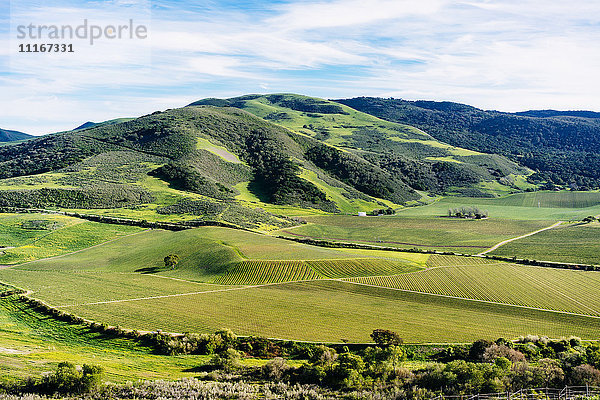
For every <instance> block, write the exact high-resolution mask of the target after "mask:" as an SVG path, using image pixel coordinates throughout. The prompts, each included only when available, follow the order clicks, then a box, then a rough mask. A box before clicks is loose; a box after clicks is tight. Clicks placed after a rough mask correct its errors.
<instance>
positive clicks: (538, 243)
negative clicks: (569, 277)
mask: <svg viewBox="0 0 600 400" xmlns="http://www.w3.org/2000/svg"><path fill="white" fill-rule="evenodd" d="M598 238H600V223H597V222H595V223H590V224H583V225H579V224H574V225H565V226H561V227H559V228H557V229H552V230H549V231H545V232H540V233H539V234H537V235H533V236H530V237H527V238H523V239H521V240H518V241H515V242H512V243H508V244H506V245H505V246H502V247H499V248H498V249H497V250H495V251H494V252H492V253H491V254H497V255H501V256H508V257H512V256H517V257H519V258H529V259H535V260H551V261H563V262H569V263H581V264H595V265H600V241H599V240H598Z"/></svg>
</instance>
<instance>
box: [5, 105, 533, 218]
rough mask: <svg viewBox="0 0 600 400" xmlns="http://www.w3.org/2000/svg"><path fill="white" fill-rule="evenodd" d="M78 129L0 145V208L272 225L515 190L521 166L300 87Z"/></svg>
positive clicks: (520, 174)
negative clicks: (431, 198)
mask: <svg viewBox="0 0 600 400" xmlns="http://www.w3.org/2000/svg"><path fill="white" fill-rule="evenodd" d="M81 128H82V129H77V130H74V131H70V132H62V133H57V134H53V135H47V136H43V137H39V138H35V139H33V140H29V141H27V142H25V143H20V144H16V145H11V146H4V147H1V148H0V207H25V208H31V207H37V208H48V207H53V208H59V209H70V210H82V209H96V210H105V211H106V212H107V213H109V214H111V215H117V216H125V217H135V218H138V219H153V220H157V219H158V220H174V219H175V220H182V219H183V220H190V219H202V220H219V221H226V222H229V223H233V224H235V225H238V226H240V227H246V228H259V227H262V228H264V229H271V228H272V229H276V228H282V227H286V226H290V225H294V224H297V222H294V221H292V220H291V219H290V218H289V216H293V215H306V214H307V213H308V214H311V213H323V212H342V213H356V212H357V211H372V210H374V209H384V208H399V207H401V206H402V205H410V204H419V203H420V202H426V201H428V197H427V196H428V195H437V194H442V193H451V194H452V193H454V194H462V195H478V196H492V195H493V193H503V192H510V191H516V190H518V189H519V187H518V184H517V183H515V182H523V181H524V176H525V175H526V174H527V173H528V171H527V170H526V169H524V168H521V167H519V166H518V165H517V164H515V163H513V162H510V161H508V160H507V159H505V158H503V157H500V156H496V155H488V154H482V153H477V152H473V151H469V150H465V149H462V148H459V147H454V146H450V145H447V144H444V143H442V142H439V141H437V140H435V139H434V138H432V137H431V136H429V135H428V134H426V133H424V132H422V131H420V130H419V129H416V128H413V127H411V126H408V125H401V124H397V123H391V122H386V121H383V120H380V119H378V118H375V117H373V116H370V115H368V114H364V113H361V112H358V111H355V110H353V109H351V108H349V107H346V106H343V105H339V104H336V103H333V102H330V101H327V100H322V99H316V98H310V97H305V96H299V95H287V94H286V95H269V96H255V95H253V96H244V97H240V98H235V99H226V100H225V99H222V100H218V99H207V100H202V101H199V102H196V103H194V104H193V105H190V106H188V107H184V108H181V109H171V110H167V111H165V112H155V113H152V114H150V115H145V116H142V117H140V118H137V119H133V120H130V119H120V120H112V121H107V122H106V123H100V124H93V123H92V124H87V126H83V127H81ZM302 210H305V211H302ZM286 216H287V217H286ZM269 227H271V228H269Z"/></svg>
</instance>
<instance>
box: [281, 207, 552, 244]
mask: <svg viewBox="0 0 600 400" xmlns="http://www.w3.org/2000/svg"><path fill="white" fill-rule="evenodd" d="M446 211H447V210H446ZM400 215H401V216H400V217H387V216H386V217H356V216H311V217H306V218H305V219H306V220H307V221H308V222H309V224H306V225H302V226H299V227H295V228H286V229H283V230H281V231H279V232H280V233H281V234H283V235H286V236H296V237H298V236H299V237H310V238H315V239H323V240H339V241H351V242H361V243H370V244H380V245H385V246H392V247H398V248H408V249H410V248H419V249H437V250H444V251H456V252H460V253H471V254H476V253H479V252H481V251H482V250H484V249H487V248H489V247H491V246H492V245H494V244H496V243H498V242H500V241H502V240H505V239H509V238H511V237H515V236H519V235H522V234H525V233H529V232H532V231H535V230H537V229H540V228H544V227H546V226H548V225H550V224H551V223H552V221H545V220H527V221H517V220H501V219H496V218H490V219H487V220H467V219H455V218H440V217H404V214H403V213H401V214H400ZM441 215H443V214H441Z"/></svg>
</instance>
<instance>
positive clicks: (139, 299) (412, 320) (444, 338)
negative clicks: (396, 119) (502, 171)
mask: <svg viewBox="0 0 600 400" xmlns="http://www.w3.org/2000/svg"><path fill="white" fill-rule="evenodd" d="M38 217H39V215H38ZM310 219H311V220H312V224H309V225H306V226H303V227H301V228H311V227H315V226H319V227H324V228H322V229H329V230H333V232H334V233H337V232H342V233H343V232H349V233H350V234H351V235H355V236H352V237H351V239H356V237H359V238H365V240H368V237H369V236H368V235H370V236H371V237H375V235H377V234H378V232H388V233H389V235H391V236H390V237H391V238H402V239H403V240H405V238H409V239H410V240H413V238H414V239H418V240H421V241H425V240H429V241H430V242H429V243H428V245H432V246H433V245H436V244H438V243H444V241H445V243H446V244H445V245H450V246H453V245H465V244H467V245H478V246H479V245H481V246H483V245H485V246H487V244H488V242H487V241H491V242H492V244H493V243H495V242H496V241H499V240H500V239H502V238H504V237H505V236H509V237H510V236H515V235H517V234H518V233H520V232H521V231H525V232H529V231H532V230H535V229H537V227H538V225H541V226H547V221H536V220H531V221H512V222H511V221H506V220H500V219H499V220H497V221H494V220H483V221H465V220H450V219H443V218H435V219H434V218H421V219H419V218H403V217H380V218H359V217H351V216H328V217H319V216H317V217H310ZM59 222H60V221H59ZM317 223H319V224H317ZM434 223H438V224H446V225H442V228H445V230H444V229H440V226H439V225H433V224H434ZM82 224H83V223H80V224H76V225H73V226H79V225H82ZM38 225H40V224H37V225H36V226H38ZM41 226H46V227H47V226H52V227H54V226H55V225H54V224H53V221H46V222H44V223H42V224H41ZM65 226H68V225H65ZM105 227H107V228H110V227H112V226H110V225H107V226H105ZM450 227H452V228H453V230H451V229H450ZM578 228H584V229H598V228H597V227H596V226H595V224H594V225H590V226H585V227H574V229H578ZM64 229H66V227H65V228H64ZM296 229H300V228H296ZM436 229H437V230H441V231H442V232H445V235H447V236H446V237H441V238H439V237H435V236H434V235H435V231H436ZM562 229H567V228H561V229H560V230H557V232H559V231H561V230H562ZM552 232H553V231H552ZM360 235H364V236H360ZM409 235H412V236H409ZM540 235H541V234H540ZM589 235H590V236H589V237H593V232H591V231H590V234H589ZM453 236H454V237H453ZM535 237H536V236H533V237H532V238H535ZM23 240H25V239H23ZM27 240H29V239H27ZM586 240H590V239H589V238H588V239H586ZM515 243H517V242H515ZM171 253H174V254H178V255H179V257H180V262H179V264H178V266H177V268H175V269H174V270H171V269H167V268H165V267H164V265H163V261H162V259H163V257H164V256H165V255H166V254H171ZM425 267H428V268H429V269H427V270H422V269H423V268H425ZM0 281H2V282H4V283H6V284H12V285H16V286H18V287H22V288H25V289H29V290H33V294H32V296H34V297H36V298H39V299H41V300H44V301H46V302H48V303H50V304H52V305H55V306H59V307H60V308H62V309H64V310H67V311H69V312H74V313H76V314H78V315H80V316H83V317H85V318H89V319H93V320H96V321H99V322H106V323H109V324H111V325H121V326H123V327H126V328H136V329H140V330H155V329H163V330H165V331H173V332H186V331H195V332H212V331H214V330H217V329H220V328H223V327H227V328H231V329H233V330H234V331H235V332H236V333H238V334H252V335H264V336H268V337H280V338H286V339H297V340H317V341H341V340H342V339H347V340H351V341H359V342H364V341H368V340H369V338H368V333H369V332H371V331H372V330H373V329H377V328H386V329H392V330H395V331H398V332H399V333H400V334H401V336H403V337H404V338H405V339H406V340H408V341H415V342H428V341H434V342H460V341H472V340H475V339H479V338H497V337H500V336H504V337H515V336H519V335H526V334H540V335H548V336H552V337H559V336H569V335H577V336H581V337H583V338H587V339H589V338H593V337H594V335H595V334H596V332H597V329H598V328H599V327H600V319H599V318H593V317H594V316H600V300H599V299H600V296H598V294H599V293H598V289H597V287H598V284H599V283H600V273H598V272H583V271H573V270H558V269H551V268H539V267H525V266H518V265H512V264H508V263H498V262H493V261H490V260H486V259H482V258H472V257H456V256H442V255H427V254H413V253H402V252H386V251H368V250H355V249H328V248H319V247H314V246H308V245H304V244H300V243H295V242H290V241H286V240H282V239H277V238H274V237H271V236H267V235H260V234H256V233H252V232H247V231H240V230H231V229H226V228H219V227H205V228H198V229H193V230H186V231H180V232H170V231H161V230H151V231H145V232H141V233H138V234H136V235H130V236H126V237H121V238H119V239H118V240H114V241H111V242H108V243H105V244H103V245H101V246H96V247H92V248H88V249H84V250H81V251H78V252H76V253H73V254H67V255H62V256H59V257H55V258H51V259H44V260H38V261H33V262H29V263H25V264H22V265H19V266H13V267H11V268H5V269H0ZM290 281H305V282H297V283H293V282H290ZM285 282H288V283H285ZM212 283H218V284H212ZM219 284H226V285H219ZM261 284H269V285H266V286H263V287H242V286H240V285H261ZM236 285H237V286H236ZM395 289H400V290H395ZM409 291H412V292H415V293H411V292H409ZM439 295H442V296H447V297H442V296H439ZM450 297H456V298H450ZM473 299H474V300H483V301H487V302H493V303H506V304H510V305H503V304H490V303H483V302H475V301H471V300H473ZM511 305H513V306H511ZM514 306H522V307H528V308H519V307H514ZM531 308H539V309H547V310H549V311H544V310H534V309H531ZM553 311H563V312H570V313H577V314H585V315H583V316H581V315H568V314H564V313H563V314H559V313H556V312H553ZM241 316H243V317H241ZM0 337H1V332H0ZM0 347H7V346H3V345H2V344H0ZM9 348H10V347H9Z"/></svg>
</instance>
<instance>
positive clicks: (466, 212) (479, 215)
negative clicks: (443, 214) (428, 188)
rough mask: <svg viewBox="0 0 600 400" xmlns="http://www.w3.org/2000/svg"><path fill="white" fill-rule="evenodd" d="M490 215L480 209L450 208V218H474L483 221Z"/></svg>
mask: <svg viewBox="0 0 600 400" xmlns="http://www.w3.org/2000/svg"><path fill="white" fill-rule="evenodd" d="M488 215H489V213H488V211H487V210H480V209H479V208H478V207H460V208H449V209H448V216H449V217H451V218H472V219H483V218H487V217H488Z"/></svg>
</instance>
